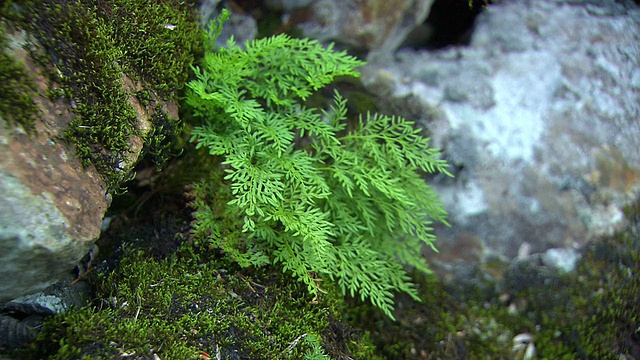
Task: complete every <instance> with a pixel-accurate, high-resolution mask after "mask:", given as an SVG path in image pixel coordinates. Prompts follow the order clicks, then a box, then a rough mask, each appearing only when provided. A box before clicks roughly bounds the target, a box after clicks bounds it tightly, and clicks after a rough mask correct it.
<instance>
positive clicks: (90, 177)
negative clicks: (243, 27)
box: [0, 2, 202, 304]
mask: <svg viewBox="0 0 640 360" xmlns="http://www.w3.org/2000/svg"><path fill="white" fill-rule="evenodd" d="M103 5H104V6H103V7H101V8H100V10H104V9H109V5H108V4H106V3H105V4H103ZM81 6H86V4H85V3H80V2H77V3H73V4H71V3H69V4H66V3H65V6H62V5H61V6H60V7H48V6H46V4H45V5H41V7H40V8H24V9H23V8H20V6H19V3H14V4H13V8H12V9H13V10H12V11H16V13H19V12H21V11H22V12H24V13H21V16H22V19H34V18H35V17H36V15H37V16H42V13H43V12H46V11H60V12H61V13H63V12H64V11H67V13H64V15H65V16H68V17H69V18H71V19H74V20H75V17H74V16H73V15H74V14H73V13H72V11H74V10H75V11H77V9H78V8H79V7H81ZM56 9H57V10H56ZM163 9H165V10H164V11H169V10H166V8H163ZM84 10H85V11H84V12H83V14H87V16H97V15H96V14H95V13H94V12H92V11H86V9H84ZM80 11H81V12H82V9H81V10H80ZM175 11H178V10H175ZM107 13H108V14H111V13H109V12H106V13H102V15H101V16H107V15H105V14H107ZM76 15H77V13H76ZM134 15H135V14H134ZM61 18H62V17H61ZM185 18H186V15H184V14H177V15H176V16H175V18H174V19H173V20H172V21H173V22H174V23H175V24H167V23H166V20H165V17H157V18H156V19H155V21H159V22H160V23H159V24H155V25H154V26H153V27H152V28H153V29H158V30H157V31H159V32H160V35H156V36H162V37H163V39H164V38H170V37H171V36H178V35H180V34H187V35H188V34H190V33H188V31H189V29H188V28H189V26H191V31H194V33H195V35H196V36H197V38H200V33H199V29H198V28H197V27H196V26H195V25H194V23H192V22H189V20H185ZM65 19H66V18H65ZM158 19H159V20H158ZM14 20H15V19H14ZM94 20H95V19H94ZM120 20H121V21H122V23H127V22H128V23H129V24H130V22H131V21H132V19H130V18H129V19H125V18H121V19H120ZM138 20H140V21H141V20H142V19H138V18H136V19H134V21H138ZM18 23H19V24H20V25H19V26H18V25H17V24H18ZM97 23H99V21H97V20H96V21H95V22H92V23H89V24H92V25H94V26H95V24H97ZM111 23H113V22H111ZM74 24H75V23H74ZM4 25H6V27H5V26H4ZM37 25H38V26H40V25H41V24H40V23H38V24H37ZM168 25H172V26H174V27H175V28H169V27H167V26H168ZM55 26H61V25H60V24H59V23H56V22H55V21H51V22H50V23H47V26H44V25H42V29H46V30H48V31H50V33H46V31H44V30H42V29H40V28H38V27H37V26H36V25H34V24H23V23H22V22H17V23H12V22H11V20H10V18H7V19H3V27H2V29H1V31H0V35H1V37H2V38H3V39H6V40H7V41H6V42H3V44H4V43H6V44H8V47H7V48H6V49H2V51H4V52H5V54H3V55H7V56H6V57H3V60H4V59H13V63H14V64H22V65H23V67H24V69H25V73H26V74H27V79H28V80H30V82H33V93H32V94H26V93H24V94H20V95H21V96H22V95H25V96H29V97H30V99H31V100H32V102H33V103H34V104H35V106H36V107H37V109H38V110H39V113H38V114H37V116H36V119H35V125H34V126H33V127H31V126H26V125H21V124H20V123H17V122H16V121H15V119H12V118H11V115H12V114H11V113H9V115H6V113H4V112H3V113H0V114H5V115H4V116H6V117H8V118H3V115H0V153H1V154H2V156H1V157H0V304H2V303H5V302H7V301H9V300H11V299H14V298H16V297H18V296H22V295H26V294H30V293H35V292H38V291H41V290H43V289H45V288H46V287H47V286H50V285H51V284H53V283H55V282H56V281H57V280H59V279H61V278H62V277H64V276H66V275H68V274H70V273H73V272H74V268H75V267H76V266H77V265H78V262H79V261H80V259H81V258H83V257H84V256H85V255H86V254H87V252H88V251H89V250H90V249H91V248H92V245H93V243H94V242H95V240H97V238H98V237H99V235H100V230H101V226H102V219H103V217H104V214H105V211H106V210H107V208H108V206H109V205H110V202H111V194H110V192H111V191H113V190H114V189H117V188H118V186H120V184H121V182H122V181H124V180H125V179H127V178H128V177H129V176H130V174H131V173H132V172H133V168H134V166H135V165H136V164H137V163H138V161H139V157H140V156H141V154H142V153H144V152H145V151H153V152H155V151H158V153H157V154H160V151H161V149H160V148H159V147H156V146H160V147H161V146H162V142H163V140H162V139H164V138H165V137H166V138H167V139H168V138H169V137H170V136H171V135H172V134H170V131H171V130H170V129H173V128H174V127H175V124H174V123H173V122H174V119H178V113H177V106H176V105H175V104H173V103H172V102H171V101H170V100H165V99H172V97H171V93H169V92H167V90H162V89H161V88H162V86H165V87H168V88H171V89H173V88H174V87H175V86H178V85H177V83H179V80H176V79H173V78H171V79H169V80H167V81H176V83H171V84H167V82H162V81H161V80H163V79H156V78H153V79H149V77H145V76H143V75H141V74H140V73H134V70H133V69H127V71H128V73H127V74H125V73H124V70H122V69H120V68H119V67H118V68H116V67H117V66H118V65H117V64H118V63H117V61H116V60H109V61H106V64H108V65H109V66H114V68H110V69H108V70H104V71H105V72H106V71H111V72H110V73H109V75H112V74H113V73H114V72H115V71H118V73H117V74H119V76H120V78H119V81H118V80H117V79H118V77H117V76H116V77H113V79H116V80H115V81H114V83H109V86H102V88H101V87H100V84H99V83H98V82H99V80H98V79H91V81H92V83H91V84H90V85H89V84H82V85H83V86H79V85H78V84H73V85H72V86H71V90H69V89H67V90H69V92H70V93H72V94H73V95H69V94H66V95H65V96H57V98H56V96H52V94H57V95H60V94H59V93H58V92H56V90H60V92H64V91H62V90H61V89H63V86H64V84H62V83H61V82H62V81H64V78H69V77H71V76H69V75H68V74H75V72H73V71H71V70H70V69H68V68H64V67H63V66H65V65H66V64H70V63H73V64H86V63H87V61H86V59H83V58H81V57H80V58H77V59H76V57H77V56H76V57H74V58H73V60H71V59H66V58H64V56H70V57H71V55H69V54H75V55H77V54H76V53H74V52H73V51H74V50H77V49H78V48H79V49H80V50H82V49H85V48H88V45H87V44H83V46H78V45H77V44H75V43H73V42H72V41H71V40H69V39H66V38H65V39H60V38H57V36H62V35H60V32H56V31H54V29H55ZM150 26H151V25H150ZM62 27H64V26H62ZM20 28H21V29H22V30H19V29H20ZM65 29H66V28H65ZM72 29H73V26H72ZM40 30H42V31H43V32H39V33H38V36H35V35H33V34H32V33H27V32H28V31H32V32H38V31H40ZM116 30H118V29H116ZM116 30H114V29H112V30H111V31H114V32H116ZM65 31H67V30H65ZM105 31H106V30H105ZM123 31H124V30H123ZM195 31H197V32H195ZM5 32H6V33H5ZM149 33H150V30H149V31H147V32H145V34H143V35H144V36H147V35H148V36H151V35H149ZM43 34H46V35H43ZM52 34H55V35H52ZM83 34H84V33H83ZM86 34H90V35H91V36H93V35H96V34H97V30H96V29H95V28H92V29H87V31H86ZM100 35H102V36H103V39H104V36H106V35H105V34H104V33H100ZM143 35H141V36H143ZM187 35H184V37H183V38H182V39H181V40H184V39H186V38H188V37H187ZM43 36H47V38H43ZM87 36H89V35H87ZM46 41H49V43H48V44H55V43H56V41H59V43H62V44H64V46H65V47H64V49H63V50H65V51H66V52H58V53H56V54H55V55H51V54H48V53H47V51H54V50H60V48H59V47H55V48H51V47H46V46H43V45H42V44H43V43H46ZM154 41H155V42H154V44H156V45H157V43H158V42H157V41H156V40H154ZM147 45H149V44H148V43H145V46H147ZM182 45H184V44H182V43H180V41H179V40H176V41H174V42H173V43H172V44H171V49H176V50H179V49H183V48H182ZM109 46H110V45H109ZM109 46H106V48H107V49H111V48H110V47H109ZM149 46H150V45H149ZM25 48H29V49H30V50H32V51H29V52H27V51H26V50H25ZM196 48H197V47H191V49H193V50H194V51H197V52H198V53H199V52H200V51H201V49H202V47H200V50H197V49H196ZM147 50H148V49H146V48H145V51H147ZM132 51H133V50H132ZM32 54H38V55H39V56H41V57H42V58H47V59H54V60H52V61H51V62H48V63H47V65H46V67H47V69H46V70H48V71H45V69H43V68H41V66H37V65H36V62H35V61H34V59H33V58H32ZM113 54H114V53H109V54H108V55H109V56H112V55H113ZM48 55H50V57H48ZM75 55H74V56H75ZM100 55H102V54H95V53H92V54H91V56H94V57H95V59H98V58H100ZM148 55H149V54H148V53H145V54H143V56H148ZM87 56H89V55H87ZM123 56H124V55H123ZM178 56H184V54H182V53H180V55H177V54H176V53H172V54H171V55H168V56H167V60H164V61H167V62H171V64H172V65H171V66H176V67H180V66H183V64H184V63H183V60H185V59H187V58H186V57H183V58H180V59H178V60H177V59H176V58H177V57H178ZM95 59H94V58H92V60H91V63H92V64H93V65H92V66H90V68H91V70H96V71H99V70H100V69H99V68H98V66H97V65H95V63H94V62H93V61H94V60H95ZM109 59H111V58H109ZM55 60H60V61H58V62H55ZM120 60H123V59H120ZM127 60H128V59H127ZM96 61H97V60H96ZM162 61H163V60H159V59H158V61H157V62H156V63H154V65H153V66H154V68H156V66H158V71H160V69H161V66H163V65H165V63H163V62H162ZM185 61H188V60H185ZM126 62H127V61H126V60H123V63H126ZM39 64H42V63H39ZM184 66H185V67H186V66H187V65H184ZM49 67H50V68H49ZM61 68H62V69H61ZM170 70H175V68H171V69H170ZM48 72H51V73H54V74H55V73H57V74H58V75H59V76H60V78H54V80H58V82H56V81H52V80H51V79H50V78H48V77H45V75H43V74H47V73H48ZM63 74H64V75H65V76H63ZM2 75H3V76H5V77H4V78H7V77H6V76H7V75H6V74H4V73H3V74H2ZM145 75H146V74H145ZM8 78H11V76H9V77H8ZM110 79H111V78H110ZM153 81H155V82H153ZM185 81H186V77H185ZM96 84H97V85H96ZM151 84H154V85H151ZM102 85H105V84H102ZM78 88H81V89H83V92H84V91H85V90H86V88H91V90H94V89H96V88H101V89H103V90H102V91H107V90H105V88H108V89H109V90H117V91H118V94H117V96H116V95H113V94H114V93H115V92H116V91H112V92H110V93H109V95H108V96H106V95H105V96H104V98H102V97H100V96H95V97H94V98H93V101H100V103H99V104H93V103H92V104H90V105H88V106H87V104H85V103H81V102H80V100H79V99H80V95H77V94H76V93H73V90H74V89H76V90H77V89H78ZM78 91H79V90H78ZM88 91H89V90H87V92H88ZM95 91H98V90H95ZM171 91H174V90H171ZM120 94H122V96H120ZM4 95H5V94H3V96H4ZM54 98H55V99H54ZM96 99H98V100H96ZM111 99H118V100H117V101H116V102H117V104H115V105H112V106H113V107H111V108H108V107H107V106H106V105H105V104H104V103H103V100H104V102H107V100H108V101H114V100H111ZM122 102H126V103H124V104H123V103H122ZM103 105H104V107H101V106H103ZM81 107H84V108H94V107H95V108H99V109H102V110H103V113H101V114H100V116H96V117H95V118H96V119H98V120H99V121H98V124H100V125H103V124H106V125H105V130H104V131H105V133H97V132H94V133H92V134H91V135H90V136H91V139H90V141H89V146H88V147H87V148H86V149H88V150H86V149H85V150H86V152H85V153H84V154H85V156H87V154H89V155H91V156H92V157H90V159H88V158H85V159H84V160H85V161H86V162H91V165H89V166H83V162H82V161H81V160H80V159H79V158H78V153H79V152H80V151H79V150H78V148H77V147H76V146H74V144H72V143H71V142H70V141H68V140H69V139H70V138H71V137H70V136H68V134H69V133H68V130H74V131H76V132H77V133H78V134H81V133H82V131H83V129H85V128H90V127H91V126H88V125H86V124H84V123H82V122H75V123H74V121H75V120H86V118H83V117H81V116H78V115H77V111H79V109H80V108H81ZM114 109H116V110H114ZM122 109H125V110H122ZM112 110H113V111H112ZM118 111H121V113H124V114H126V117H127V118H126V122H122V123H118V122H117V121H115V120H114V119H113V117H115V115H113V114H114V113H116V112H118ZM121 113H119V114H121ZM122 118H124V116H123V117H122ZM122 118H119V119H122ZM70 124H75V125H74V127H73V129H71V128H70ZM123 124H125V125H127V126H129V128H128V129H129V130H127V131H124V130H122V129H123V128H127V127H126V126H123ZM109 125H113V126H109ZM91 128H92V130H93V129H94V128H93V127H91ZM95 128H99V127H98V126H95ZM107 128H110V129H109V131H110V132H108V133H107V130H106V129H107ZM163 128H164V130H163ZM78 129H80V130H78ZM114 129H116V130H114ZM118 129H119V130H120V132H118ZM120 135H121V136H122V138H123V139H124V140H123V141H122V143H124V145H123V146H122V147H123V148H124V150H113V148H102V147H100V146H101V145H104V144H105V143H104V142H100V141H99V140H96V138H97V139H101V140H104V139H112V138H113V137H116V136H120ZM79 138H80V135H78V137H76V138H74V139H75V140H77V139H79ZM83 140H86V138H83ZM75 144H76V145H77V144H78V142H76V143H75ZM78 147H79V146H78ZM76 150H78V152H76ZM103 158H104V159H107V160H105V161H104V162H101V163H100V164H101V167H98V169H100V170H97V169H96V166H94V164H95V163H97V162H99V161H100V160H101V159H103Z"/></svg>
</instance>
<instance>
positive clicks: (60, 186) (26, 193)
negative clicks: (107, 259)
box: [0, 44, 109, 303]
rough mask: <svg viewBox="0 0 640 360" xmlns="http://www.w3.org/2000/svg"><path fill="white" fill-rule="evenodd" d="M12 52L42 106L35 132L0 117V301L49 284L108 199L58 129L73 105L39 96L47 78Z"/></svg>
mask: <svg viewBox="0 0 640 360" xmlns="http://www.w3.org/2000/svg"><path fill="white" fill-rule="evenodd" d="M18 45H19V44H16V48H14V49H13V50H14V52H15V54H16V58H17V59H18V60H19V61H23V62H24V63H25V65H27V68H28V69H29V70H31V71H32V73H33V74H34V80H35V82H36V84H37V85H38V90H39V92H40V95H38V96H36V97H35V98H34V100H35V102H36V104H37V105H38V107H39V108H40V110H41V111H42V115H41V118H40V121H38V122H37V123H36V129H35V132H34V133H33V134H30V135H27V134H26V133H25V132H24V131H21V129H20V128H9V127H8V126H7V124H6V122H5V120H4V119H0V140H1V141H0V153H2V154H3V155H2V157H0V194H1V196H0V303H1V302H4V301H7V300H11V299H13V298H15V297H17V296H20V295H23V294H27V293H31V292H35V291H39V290H42V289H44V288H45V287H47V286H48V285H51V284H52V283H53V282H55V281H56V280H57V279H58V278H59V277H60V276H61V275H62V274H64V273H68V272H70V271H72V270H73V268H74V264H77V262H78V260H79V259H80V258H82V257H83V256H84V255H85V254H86V253H87V251H88V249H89V247H90V246H91V244H92V241H94V240H95V239H96V238H97V237H98V235H99V234H100V224H101V222H102V216H103V215H104V212H105V210H106V209H107V207H108V205H109V200H108V199H106V198H105V195H106V189H105V186H104V184H103V182H102V180H101V178H100V176H99V175H98V174H97V172H96V171H95V169H94V168H92V167H89V168H87V169H86V170H84V169H83V168H82V165H81V163H80V161H79V160H78V159H77V157H76V156H75V154H74V150H73V149H71V148H70V147H69V146H68V145H67V144H66V143H65V142H63V141H60V139H59V137H60V136H61V135H62V134H61V131H62V130H61V129H64V128H65V126H66V124H67V123H68V122H69V121H70V120H71V118H72V114H71V111H70V110H71V109H70V106H69V105H68V104H67V105H65V104H63V103H54V102H51V101H49V100H48V99H47V98H45V97H43V96H41V95H42V94H45V93H46V90H47V87H48V81H47V80H46V79H44V78H43V77H42V76H40V75H36V74H37V73H38V71H37V69H36V68H35V66H34V65H33V62H32V61H31V59H30V58H29V56H28V55H27V53H26V51H24V50H23V49H22V48H20V47H17V46H18Z"/></svg>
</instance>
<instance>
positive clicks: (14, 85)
mask: <svg viewBox="0 0 640 360" xmlns="http://www.w3.org/2000/svg"><path fill="white" fill-rule="evenodd" d="M8 46H9V39H8V38H7V36H6V27H5V26H4V24H2V23H0V94H2V96H0V117H1V118H3V119H4V120H5V121H6V122H7V124H9V125H14V126H15V125H20V126H22V127H23V128H24V129H25V130H26V131H27V132H31V131H32V130H33V128H34V126H35V122H36V118H37V117H38V114H39V110H38V107H37V106H36V105H35V103H34V102H33V95H34V94H35V91H36V85H35V83H34V82H33V79H31V77H29V73H28V71H27V69H26V67H25V65H24V64H23V63H21V62H19V61H17V60H16V58H15V57H14V56H13V55H11V54H10V53H9V52H8V50H7V48H8Z"/></svg>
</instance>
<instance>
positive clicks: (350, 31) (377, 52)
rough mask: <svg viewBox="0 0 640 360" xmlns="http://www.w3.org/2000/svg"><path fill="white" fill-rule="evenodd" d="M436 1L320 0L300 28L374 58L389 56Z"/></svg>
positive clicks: (310, 34)
mask: <svg viewBox="0 0 640 360" xmlns="http://www.w3.org/2000/svg"><path fill="white" fill-rule="evenodd" d="M433 1H434V0H401V1H380V0H366V1H356V0H347V1H345V0H316V1H314V2H313V3H312V4H311V5H310V8H309V13H308V14H306V16H305V17H306V18H305V19H304V21H301V22H300V23H299V24H298V27H299V28H300V29H301V30H302V32H303V34H304V35H305V36H307V37H311V38H315V39H318V40H320V41H337V42H340V43H344V44H348V45H349V46H352V47H355V48H357V49H361V50H367V51H369V50H371V54H370V56H371V57H372V58H377V57H386V56H389V55H390V54H391V52H392V51H394V50H395V49H397V48H398V46H400V44H402V42H403V41H404V40H405V38H406V37H407V35H408V34H409V33H410V32H411V30H413V29H414V28H415V27H416V26H417V25H419V24H421V23H422V22H424V20H425V19H426V18H427V16H428V15H429V10H430V9H431V5H432V4H433Z"/></svg>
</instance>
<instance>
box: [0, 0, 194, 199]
mask: <svg viewBox="0 0 640 360" xmlns="http://www.w3.org/2000/svg"><path fill="white" fill-rule="evenodd" d="M0 15H1V16H2V17H3V18H4V19H5V20H6V21H7V22H8V23H10V24H11V26H12V27H15V28H17V29H21V30H23V31H25V32H26V33H27V36H28V41H29V44H30V45H29V46H28V47H27V48H28V50H29V53H30V55H31V57H32V58H33V59H34V61H35V63H36V64H37V65H38V66H39V68H40V70H41V72H42V73H43V74H45V75H46V77H47V78H48V79H49V81H50V86H49V89H48V94H47V95H48V97H49V99H50V101H52V102H55V103H58V104H63V105H65V106H66V107H67V108H69V109H70V111H71V112H72V113H73V114H74V117H73V119H72V120H71V122H70V123H69V124H68V125H67V127H66V130H65V135H64V137H65V139H67V140H68V141H69V142H70V143H72V144H73V145H74V146H75V148H76V152H77V154H78V157H79V158H80V159H81V160H82V162H83V164H84V165H85V166H89V165H94V166H95V167H96V168H97V169H98V172H99V173H100V175H101V176H102V178H103V179H104V181H105V183H106V184H107V187H108V188H109V189H110V190H116V189H119V188H120V185H121V184H122V182H123V181H125V180H126V179H128V178H129V177H130V176H131V171H132V169H133V166H134V165H135V164H136V162H137V161H138V159H139V156H140V155H143V154H151V157H153V158H154V160H156V162H157V163H159V164H161V163H163V162H164V161H165V160H166V157H167V155H166V150H167V149H168V148H169V147H170V146H171V145H170V144H171V142H172V140H173V139H174V137H175V136H176V134H177V133H179V132H180V130H181V128H182V125H181V123H180V122H179V121H178V109H177V105H176V104H177V100H178V98H179V96H180V94H181V92H182V89H183V87H184V84H185V82H186V81H187V78H188V77H189V74H190V65H191V64H192V63H193V62H194V61H196V60H197V59H199V58H200V57H201V56H202V54H203V39H202V33H201V30H200V27H199V25H198V22H197V14H196V10H195V9H194V8H193V7H192V6H189V5H187V4H185V3H184V2H181V1H174V0H161V1H151V0H135V1H125V0H109V1H101V2H98V3H96V2H92V1H87V0H82V1H75V0H74V1H72V0H65V1H52V0H32V1H24V2H11V1H9V2H6V3H5V4H4V5H3V7H2V12H1V13H0ZM25 93H26V92H25Z"/></svg>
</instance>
